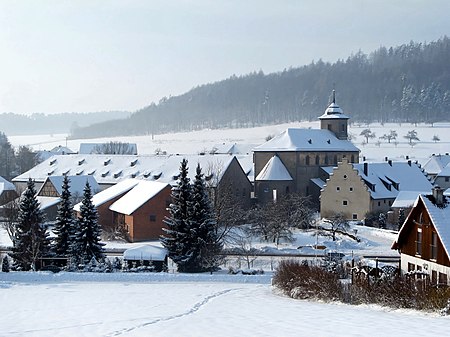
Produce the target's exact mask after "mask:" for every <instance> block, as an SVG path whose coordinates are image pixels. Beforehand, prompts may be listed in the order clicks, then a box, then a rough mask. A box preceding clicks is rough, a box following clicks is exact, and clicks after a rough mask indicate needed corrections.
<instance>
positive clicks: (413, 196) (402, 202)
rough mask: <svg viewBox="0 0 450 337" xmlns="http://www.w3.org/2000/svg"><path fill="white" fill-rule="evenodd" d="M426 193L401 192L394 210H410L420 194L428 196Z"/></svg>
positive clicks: (393, 206) (396, 199)
mask: <svg viewBox="0 0 450 337" xmlns="http://www.w3.org/2000/svg"><path fill="white" fill-rule="evenodd" d="M426 193H427V192H425V191H399V192H398V195H397V197H396V198H395V200H394V202H393V204H392V208H408V207H411V206H412V205H414V202H415V201H416V200H417V197H418V196H419V194H426Z"/></svg>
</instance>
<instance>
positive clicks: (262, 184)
mask: <svg viewBox="0 0 450 337" xmlns="http://www.w3.org/2000/svg"><path fill="white" fill-rule="evenodd" d="M255 187H256V189H257V191H258V201H259V202H260V203H262V204H263V203H266V202H268V201H273V200H274V194H275V196H276V199H279V198H281V197H283V196H284V195H286V194H288V193H291V192H292V190H293V189H294V188H293V187H294V182H293V181H292V180H290V181H286V180H276V181H274V180H272V181H256V182H255ZM274 191H275V192H274Z"/></svg>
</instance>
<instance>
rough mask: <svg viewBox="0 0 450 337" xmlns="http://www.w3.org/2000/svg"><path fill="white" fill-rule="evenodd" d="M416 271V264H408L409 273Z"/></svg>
mask: <svg viewBox="0 0 450 337" xmlns="http://www.w3.org/2000/svg"><path fill="white" fill-rule="evenodd" d="M414 270H416V266H415V265H414V263H410V262H408V271H414Z"/></svg>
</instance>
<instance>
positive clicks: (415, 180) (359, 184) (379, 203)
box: [320, 158, 432, 220]
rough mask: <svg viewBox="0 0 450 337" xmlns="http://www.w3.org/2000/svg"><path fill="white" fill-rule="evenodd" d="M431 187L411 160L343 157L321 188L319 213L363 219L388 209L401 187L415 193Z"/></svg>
mask: <svg viewBox="0 0 450 337" xmlns="http://www.w3.org/2000/svg"><path fill="white" fill-rule="evenodd" d="M431 188H432V183H431V182H430V181H429V180H428V177H427V176H426V174H425V173H424V172H423V170H422V169H421V168H420V167H419V165H418V164H417V163H413V162H411V161H410V160H409V161H408V162H393V161H391V160H389V161H387V162H382V163H368V162H364V163H360V164H351V163H349V162H348V161H347V159H346V158H344V159H343V161H342V162H340V163H339V164H338V165H337V167H335V168H334V169H333V171H332V173H331V174H330V177H329V178H328V179H327V181H326V184H325V185H324V187H323V189H322V193H321V197H320V198H321V199H320V214H321V216H322V217H329V216H331V215H332V214H334V213H342V214H344V215H345V217H346V218H347V219H349V220H362V219H364V218H365V216H366V214H367V213H370V212H384V213H385V212H387V211H389V210H390V209H391V206H392V204H393V203H394V200H395V199H396V198H397V196H398V194H399V192H400V191H419V192H417V194H418V193H420V191H429V190H431ZM417 194H416V195H417Z"/></svg>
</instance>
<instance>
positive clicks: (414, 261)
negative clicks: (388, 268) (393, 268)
mask: <svg viewBox="0 0 450 337" xmlns="http://www.w3.org/2000/svg"><path fill="white" fill-rule="evenodd" d="M400 261H401V262H400V270H401V273H402V274H406V273H407V272H409V271H411V270H421V271H424V272H427V273H428V275H429V277H430V279H431V280H432V282H433V283H435V281H434V280H433V279H432V277H433V271H434V272H435V273H436V274H435V275H436V278H437V282H438V283H442V281H441V282H440V281H439V280H442V275H439V274H444V275H446V277H445V279H446V280H447V284H448V285H450V267H447V266H443V265H441V264H438V263H436V262H433V261H429V260H424V259H422V258H420V257H415V256H411V255H408V254H403V253H402V254H401V255H400ZM411 267H412V268H413V269H410V268H411Z"/></svg>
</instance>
